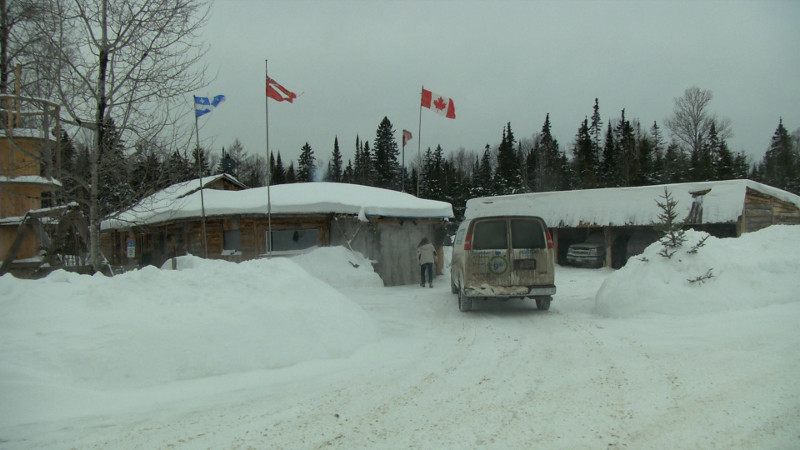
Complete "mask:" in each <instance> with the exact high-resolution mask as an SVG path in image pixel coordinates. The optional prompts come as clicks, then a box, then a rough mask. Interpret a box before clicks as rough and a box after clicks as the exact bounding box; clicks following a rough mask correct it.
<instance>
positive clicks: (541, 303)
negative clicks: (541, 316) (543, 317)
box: [536, 297, 553, 311]
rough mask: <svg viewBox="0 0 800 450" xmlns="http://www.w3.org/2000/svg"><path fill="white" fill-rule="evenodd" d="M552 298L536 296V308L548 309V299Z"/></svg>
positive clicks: (551, 298)
mask: <svg viewBox="0 0 800 450" xmlns="http://www.w3.org/2000/svg"><path fill="white" fill-rule="evenodd" d="M552 300H553V297H536V308H538V309H540V310H542V311H547V310H548V309H550V301H552Z"/></svg>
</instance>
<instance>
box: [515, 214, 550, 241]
mask: <svg viewBox="0 0 800 450" xmlns="http://www.w3.org/2000/svg"><path fill="white" fill-rule="evenodd" d="M511 247H512V248H546V247H547V243H546V242H545V235H544V230H543V229H542V224H541V222H539V221H538V220H530V219H511Z"/></svg>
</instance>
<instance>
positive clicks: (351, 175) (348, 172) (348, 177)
mask: <svg viewBox="0 0 800 450" xmlns="http://www.w3.org/2000/svg"><path fill="white" fill-rule="evenodd" d="M354 182H355V170H354V169H353V163H352V162H351V160H349V159H348V160H347V167H345V168H344V171H343V172H342V183H354Z"/></svg>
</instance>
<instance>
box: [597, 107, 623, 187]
mask: <svg viewBox="0 0 800 450" xmlns="http://www.w3.org/2000/svg"><path fill="white" fill-rule="evenodd" d="M619 159H620V157H619V149H618V147H617V142H616V138H615V137H614V131H613V129H612V128H611V123H609V124H608V127H607V129H606V139H605V143H604V144H603V161H602V162H601V163H600V176H601V185H602V186H603V187H620V186H622V176H621V173H620V167H619V164H620V162H619Z"/></svg>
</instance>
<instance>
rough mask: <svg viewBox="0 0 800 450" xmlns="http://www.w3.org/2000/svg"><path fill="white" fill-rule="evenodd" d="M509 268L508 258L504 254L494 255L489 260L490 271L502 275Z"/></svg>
mask: <svg viewBox="0 0 800 450" xmlns="http://www.w3.org/2000/svg"><path fill="white" fill-rule="evenodd" d="M506 270H508V260H507V259H506V258H505V257H504V256H493V257H492V258H491V259H490V260H489V272H492V273H493V274H495V275H502V274H504V273H505V272H506Z"/></svg>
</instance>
